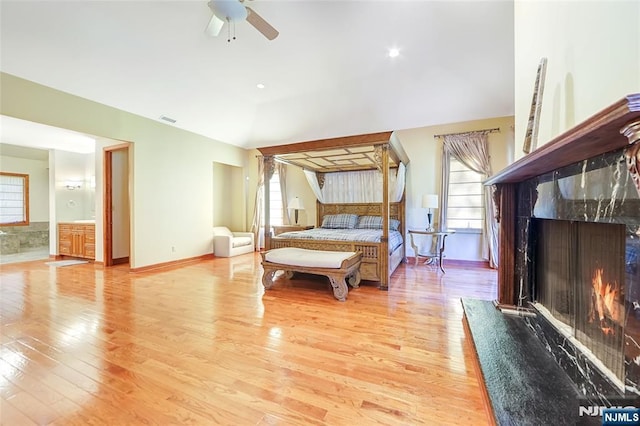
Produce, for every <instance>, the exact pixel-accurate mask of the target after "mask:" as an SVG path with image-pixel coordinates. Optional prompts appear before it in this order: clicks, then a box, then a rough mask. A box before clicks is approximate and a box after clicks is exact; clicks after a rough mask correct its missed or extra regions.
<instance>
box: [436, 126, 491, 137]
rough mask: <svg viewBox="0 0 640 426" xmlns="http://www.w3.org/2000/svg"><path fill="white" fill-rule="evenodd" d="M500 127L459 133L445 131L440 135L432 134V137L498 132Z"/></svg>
mask: <svg viewBox="0 0 640 426" xmlns="http://www.w3.org/2000/svg"><path fill="white" fill-rule="evenodd" d="M499 131H500V127H494V128H493V129H483V130H472V131H470V132H460V133H445V134H442V135H433V137H434V138H441V137H443V136H458V135H471V134H473V133H485V134H486V133H495V132H499Z"/></svg>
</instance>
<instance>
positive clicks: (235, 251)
mask: <svg viewBox="0 0 640 426" xmlns="http://www.w3.org/2000/svg"><path fill="white" fill-rule="evenodd" d="M254 247H255V244H254V240H253V233H252V232H231V231H230V230H229V228H227V227H226V226H216V227H214V228H213V254H214V255H216V256H217V257H232V256H237V255H239V254H245V253H251V252H252V251H253V250H254Z"/></svg>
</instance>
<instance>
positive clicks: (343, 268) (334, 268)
mask: <svg viewBox="0 0 640 426" xmlns="http://www.w3.org/2000/svg"><path fill="white" fill-rule="evenodd" d="M261 255H262V267H263V268H264V275H263V276H262V285H264V288H265V289H270V288H271V287H272V286H273V276H274V274H275V273H276V272H277V271H284V272H285V274H286V276H287V277H288V278H291V277H292V276H293V273H294V272H305V273H308V274H316V275H325V276H326V277H328V278H329V281H330V282H331V287H333V295H334V296H335V298H336V299H338V300H339V301H341V302H344V301H345V300H346V299H347V294H348V292H349V289H348V287H347V281H348V282H349V285H351V287H353V288H357V287H358V285H360V263H361V262H362V253H361V252H353V251H324V250H307V249H301V248H295V247H285V248H278V249H273V250H269V251H267V252H263V253H261Z"/></svg>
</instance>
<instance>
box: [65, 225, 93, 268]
mask: <svg viewBox="0 0 640 426" xmlns="http://www.w3.org/2000/svg"><path fill="white" fill-rule="evenodd" d="M58 254H59V255H64V256H73V257H82V258H84V259H92V260H93V259H95V258H96V225H95V224H93V223H58Z"/></svg>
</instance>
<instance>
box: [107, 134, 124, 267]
mask: <svg viewBox="0 0 640 426" xmlns="http://www.w3.org/2000/svg"><path fill="white" fill-rule="evenodd" d="M130 149H131V143H130V142H123V143H121V144H118V145H111V146H106V147H104V148H103V160H104V173H103V182H104V193H103V196H104V200H103V206H104V212H103V213H104V216H103V217H104V220H103V229H102V230H103V234H102V235H103V238H102V240H103V254H102V255H103V258H104V266H105V267H109V266H113V265H115V264H117V263H114V260H113V182H112V177H113V152H114V151H126V154H127V157H128V159H129V161H128V170H127V185H128V187H129V191H128V197H129V223H131V151H130ZM129 230H131V227H129ZM129 232H131V231H129ZM130 259H131V235H129V262H130Z"/></svg>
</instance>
